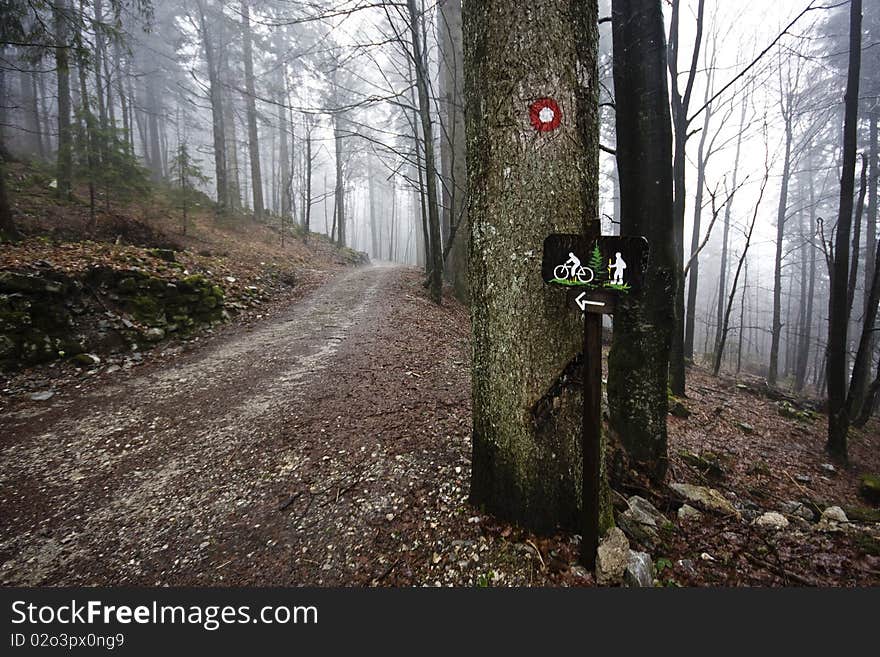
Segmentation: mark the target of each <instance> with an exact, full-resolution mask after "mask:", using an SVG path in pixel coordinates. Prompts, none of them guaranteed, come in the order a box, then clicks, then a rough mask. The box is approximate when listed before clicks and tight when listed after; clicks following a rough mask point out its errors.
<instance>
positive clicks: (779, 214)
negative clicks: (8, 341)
mask: <svg viewBox="0 0 880 657" xmlns="http://www.w3.org/2000/svg"><path fill="white" fill-rule="evenodd" d="M783 102H784V101H783ZM783 114H784V115H785V116H784V119H785V153H784V155H783V159H782V180H781V187H780V189H779V206H778V207H777V209H776V255H775V256H774V259H773V323H772V325H771V328H770V336H771V341H770V366H769V369H768V371H767V385H769V386H775V385H776V380H777V378H778V377H779V339H780V336H781V335H782V250H783V247H784V246H785V245H784V244H783V242H784V240H785V221H786V213H787V212H788V178H789V176H790V175H791V142H792V127H791V95H789V101H788V109H787V110H784V111H783Z"/></svg>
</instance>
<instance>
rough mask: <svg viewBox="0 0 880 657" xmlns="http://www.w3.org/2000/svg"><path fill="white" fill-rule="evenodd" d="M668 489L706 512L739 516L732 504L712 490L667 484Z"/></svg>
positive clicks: (704, 487) (688, 485)
mask: <svg viewBox="0 0 880 657" xmlns="http://www.w3.org/2000/svg"><path fill="white" fill-rule="evenodd" d="M669 487H670V488H671V489H672V490H674V491H675V492H676V493H678V494H679V495H681V496H682V497H683V498H685V499H686V500H687V501H688V502H692V503H694V504H695V505H696V506H698V507H702V508H703V509H705V510H707V511H715V512H717V513H723V514H726V515H732V516H739V515H740V514H739V511H737V510H736V509H735V508H734V507H733V504H731V503H730V501H729V500H728V499H727V498H726V497H724V496H723V495H722V494H721V493H719V492H718V491H717V490H715V489H714V488H708V487H706V486H694V485H693V484H677V483H674V484H669Z"/></svg>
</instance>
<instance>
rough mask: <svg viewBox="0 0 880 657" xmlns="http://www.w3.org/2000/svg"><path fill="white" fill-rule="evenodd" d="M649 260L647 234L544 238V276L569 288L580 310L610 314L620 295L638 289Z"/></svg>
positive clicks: (552, 283)
mask: <svg viewBox="0 0 880 657" xmlns="http://www.w3.org/2000/svg"><path fill="white" fill-rule="evenodd" d="M647 259H648V242H647V240H646V239H645V238H644V237H618V236H608V237H599V238H598V239H592V240H591V239H588V238H586V237H584V236H583V235H564V234H557V235H550V236H548V237H547V239H545V240H544V258H543V261H542V263H541V276H542V277H543V279H544V282H545V283H549V284H551V285H558V286H560V287H564V288H566V289H568V290H569V291H570V294H569V297H570V298H571V300H572V302H573V303H574V304H575V305H576V306H577V307H578V309H579V310H581V311H583V312H593V313H600V314H606V315H608V314H612V313H613V312H614V308H615V306H616V302H617V300H618V299H619V298H620V297H622V296H625V295H628V294H635V293H637V292H638V291H639V289H640V288H641V286H642V278H643V277H644V272H645V266H646V265H647Z"/></svg>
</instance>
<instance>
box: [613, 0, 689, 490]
mask: <svg viewBox="0 0 880 657" xmlns="http://www.w3.org/2000/svg"><path fill="white" fill-rule="evenodd" d="M611 27H612V32H613V38H614V89H615V113H616V121H617V172H618V176H619V179H620V211H621V216H620V233H621V235H642V236H644V237H646V238H647V239H648V243H649V245H650V255H649V262H648V269H647V274H646V277H645V282H644V288H643V290H642V292H641V294H640V295H639V296H638V297H628V298H625V299H624V300H623V301H622V303H621V304H620V306H619V308H618V310H617V313H616V314H615V315H614V341H613V343H612V347H611V353H610V354H609V357H608V405H609V409H610V416H611V425H612V427H613V428H614V430H615V431H616V433H617V435H618V436H619V437H620V442H621V444H622V446H623V448H624V449H625V451H626V453H627V455H628V456H629V459H630V461H631V463H632V464H633V465H634V466H636V467H638V468H639V469H641V470H642V471H644V472H646V473H647V474H648V475H649V476H651V477H652V478H653V479H654V480H656V481H659V480H662V479H663V476H664V475H665V473H666V468H667V465H668V459H667V440H666V413H667V405H668V404H667V400H668V398H667V392H666V384H667V374H668V367H669V346H670V341H671V337H672V336H671V331H672V325H673V319H674V315H673V300H674V296H675V281H676V261H675V252H674V244H673V240H672V222H673V216H672V177H671V170H670V168H669V162H670V160H671V158H672V132H671V128H670V123H669V92H668V89H667V83H666V66H667V63H666V44H665V34H664V28H663V12H662V9H661V6H660V0H614V2H613V3H612V9H611Z"/></svg>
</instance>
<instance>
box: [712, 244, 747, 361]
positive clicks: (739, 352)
mask: <svg viewBox="0 0 880 657" xmlns="http://www.w3.org/2000/svg"><path fill="white" fill-rule="evenodd" d="M748 287H749V261H748V260H746V261H745V264H744V266H743V286H742V294H740V297H739V330H737V332H736V333H737V338H738V340H739V343H738V346H737V349H736V375H737V376H739V373H740V371H741V370H742V356H743V337H744V336H745V330H744V327H745V322H746V290H747V289H748ZM718 303H721V299H720V298H719V299H718ZM722 307H723V306H722ZM721 321H722V322H723V321H724V315H722V316H721ZM723 348H724V344H723V342H721V343H719V347H718V349H717V350H716V351H715V358H716V363H717V365H718V367H719V368H720V366H721V356H720V354H721V352H722V351H723ZM715 375H716V376H718V369H716V370H715Z"/></svg>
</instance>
